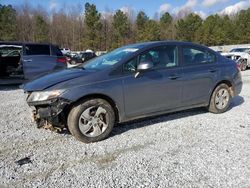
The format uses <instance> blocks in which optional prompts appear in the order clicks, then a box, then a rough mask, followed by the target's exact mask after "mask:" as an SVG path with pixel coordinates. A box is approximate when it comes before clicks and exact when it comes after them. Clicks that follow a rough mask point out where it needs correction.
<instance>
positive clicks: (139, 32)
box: [136, 11, 149, 41]
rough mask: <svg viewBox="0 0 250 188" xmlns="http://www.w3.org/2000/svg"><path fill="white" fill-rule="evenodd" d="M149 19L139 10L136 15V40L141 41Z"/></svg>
mask: <svg viewBox="0 0 250 188" xmlns="http://www.w3.org/2000/svg"><path fill="white" fill-rule="evenodd" d="M148 20H149V18H148V16H147V15H146V13H145V12H143V11H140V12H139V13H138V15H137V17H136V40H137V41H143V40H144V33H145V25H146V23H147V21H148Z"/></svg>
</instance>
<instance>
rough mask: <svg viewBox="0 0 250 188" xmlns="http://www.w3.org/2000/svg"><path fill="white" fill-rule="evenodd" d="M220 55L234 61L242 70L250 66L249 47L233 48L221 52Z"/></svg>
mask: <svg viewBox="0 0 250 188" xmlns="http://www.w3.org/2000/svg"><path fill="white" fill-rule="evenodd" d="M221 55H223V56H225V57H227V58H230V59H232V60H234V61H236V63H238V64H239V65H240V68H241V70H242V71H245V70H246V69H247V67H250V48H234V49H232V50H231V51H230V52H227V53H221Z"/></svg>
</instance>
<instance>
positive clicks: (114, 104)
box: [64, 94, 119, 122]
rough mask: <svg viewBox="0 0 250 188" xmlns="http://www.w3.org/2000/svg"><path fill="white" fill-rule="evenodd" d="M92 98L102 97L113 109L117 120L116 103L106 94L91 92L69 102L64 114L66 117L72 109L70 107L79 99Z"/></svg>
mask: <svg viewBox="0 0 250 188" xmlns="http://www.w3.org/2000/svg"><path fill="white" fill-rule="evenodd" d="M93 98H99V99H103V100H105V101H107V102H108V103H109V104H110V105H111V107H112V108H113V109H114V113H115V122H119V109H118V107H117V105H116V103H115V102H114V101H113V100H112V99H111V98H110V97H108V96H106V95H103V94H91V95H86V96H84V97H81V98H80V99H78V100H77V101H75V102H73V103H71V104H70V105H69V106H67V107H66V108H65V110H64V115H65V116H66V117H68V114H69V112H70V110H71V109H72V107H73V106H74V105H75V104H77V103H79V102H80V101H84V100H88V99H93Z"/></svg>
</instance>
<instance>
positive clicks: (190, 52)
mask: <svg viewBox="0 0 250 188" xmlns="http://www.w3.org/2000/svg"><path fill="white" fill-rule="evenodd" d="M182 54H183V61H184V64H185V65H190V64H191V65H192V64H207V63H214V62H215V61H216V56H215V55H214V54H212V53H210V52H208V51H207V50H205V49H201V48H196V47H183V50H182Z"/></svg>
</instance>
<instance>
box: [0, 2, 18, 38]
mask: <svg viewBox="0 0 250 188" xmlns="http://www.w3.org/2000/svg"><path fill="white" fill-rule="evenodd" d="M16 28H17V23H16V11H15V9H13V8H12V6H11V5H8V6H5V5H1V4H0V40H16Z"/></svg>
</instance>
